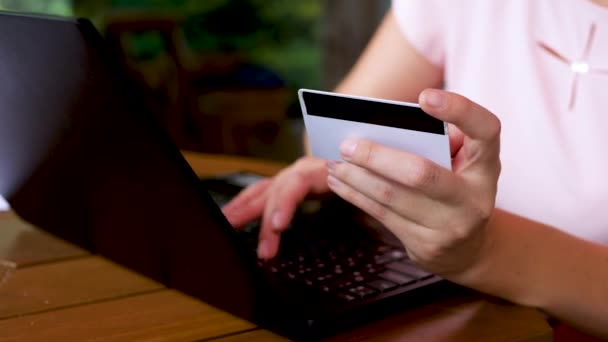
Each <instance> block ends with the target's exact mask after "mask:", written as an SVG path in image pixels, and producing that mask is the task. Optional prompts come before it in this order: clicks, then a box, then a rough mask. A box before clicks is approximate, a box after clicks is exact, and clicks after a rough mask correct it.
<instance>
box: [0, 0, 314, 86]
mask: <svg viewBox="0 0 608 342" xmlns="http://www.w3.org/2000/svg"><path fill="white" fill-rule="evenodd" d="M110 8H113V9H121V8H161V9H171V10H178V11H183V13H185V14H186V18H187V19H186V21H185V23H184V33H185V35H186V38H187V40H188V42H189V44H190V46H191V47H192V48H193V49H195V50H199V51H238V52H240V53H243V54H245V55H248V56H249V57H250V58H251V59H252V60H253V61H254V62H256V63H260V64H263V65H265V66H267V67H269V68H271V69H272V70H274V71H275V72H277V73H279V75H280V76H282V78H283V79H285V80H286V82H287V83H288V84H290V85H292V86H294V87H299V86H306V87H317V86H319V85H320V67H319V66H320V63H321V54H320V49H319V45H318V41H319V39H318V37H319V27H320V23H319V20H320V17H321V11H322V0H297V1H286V0H0V9H5V10H12V11H22V12H34V13H46V14H53V15H62V16H71V15H77V16H86V17H89V18H91V19H92V20H93V21H94V22H95V23H96V24H101V17H102V16H101V15H102V14H103V12H104V11H106V10H108V9H110ZM135 42H136V45H137V46H136V50H137V51H140V52H137V54H142V55H150V54H152V53H153V50H154V49H159V48H162V46H161V45H160V44H159V42H158V39H156V38H154V37H152V36H149V37H148V36H142V37H139V38H138V39H136V40H135Z"/></svg>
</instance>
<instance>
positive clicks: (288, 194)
mask: <svg viewBox="0 0 608 342" xmlns="http://www.w3.org/2000/svg"><path fill="white" fill-rule="evenodd" d="M328 192H329V188H328V186H327V167H326V162H325V161H324V160H322V159H317V158H313V157H303V158H300V159H299V160H298V161H296V162H295V163H293V164H292V165H291V166H289V167H287V168H285V169H283V170H282V171H281V172H279V173H278V174H277V175H276V176H274V177H272V178H268V179H265V180H262V181H260V182H258V183H256V184H253V185H251V186H250V187H248V188H246V189H245V190H243V191H242V192H241V193H240V194H239V195H238V196H237V197H235V198H234V199H233V200H232V201H230V203H228V204H226V205H225V206H224V208H223V209H222V210H223V212H224V215H226V218H227V219H228V221H230V223H231V224H232V225H233V226H234V227H235V228H239V227H241V226H243V225H245V224H246V223H248V222H250V221H253V220H255V219H258V218H260V217H261V218H262V226H261V229H260V236H259V240H260V241H259V243H258V257H260V258H262V259H270V258H272V257H274V256H275V255H276V254H277V251H278V249H279V242H280V238H281V233H282V232H283V231H284V230H285V229H286V228H287V226H288V225H289V223H290V222H291V219H292V218H293V215H294V212H295V211H296V208H297V207H298V205H299V204H300V202H302V201H303V200H304V199H305V197H306V196H307V195H308V194H323V193H328Z"/></svg>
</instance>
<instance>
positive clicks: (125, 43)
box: [0, 0, 390, 161]
mask: <svg viewBox="0 0 608 342" xmlns="http://www.w3.org/2000/svg"><path fill="white" fill-rule="evenodd" d="M389 5H390V0H297V1H287V0H0V10H9V11H18V12H29V13H43V14H50V15H58V16H78V17H86V18H89V19H90V20H91V21H92V22H93V23H94V24H95V26H96V27H97V28H98V30H99V31H100V32H101V33H102V35H103V36H104V37H105V39H106V41H107V42H108V44H109V46H110V48H111V50H112V52H113V53H114V55H115V56H116V58H118V59H119V61H120V65H121V66H122V67H123V68H124V69H125V71H126V72H127V74H128V75H129V77H131V78H132V79H133V81H134V82H136V84H137V85H138V86H139V87H140V89H141V91H142V93H143V94H144V96H145V98H146V101H147V105H148V106H149V107H150V108H151V113H152V114H153V115H157V116H158V117H159V118H160V119H161V120H162V122H163V124H164V125H165V127H166V129H167V130H168V132H169V134H170V135H171V137H172V138H173V140H174V141H175V142H176V143H177V144H178V146H179V147H180V148H181V149H184V150H194V151H200V152H208V153H224V154H233V155H242V156H251V157H260V158H266V159H274V160H281V161H292V160H294V159H296V158H297V157H298V156H299V155H301V153H302V151H301V134H302V129H303V123H302V119H301V112H300V109H299V105H298V102H297V89H298V88H301V87H304V88H313V89H322V90H331V89H332V88H333V87H334V86H335V85H336V84H337V82H338V81H339V80H340V79H341V78H342V77H343V76H344V74H345V73H346V72H347V71H348V70H349V68H350V67H351V66H352V64H353V63H354V61H355V59H356V58H357V56H358V55H359V54H360V52H361V50H362V49H363V47H364V46H365V44H366V43H367V41H368V40H369V38H370V36H371V34H372V33H373V31H374V30H375V28H376V26H377V25H378V23H379V21H380V20H381V18H382V16H383V15H384V13H385V11H386V9H387V8H388V7H389Z"/></svg>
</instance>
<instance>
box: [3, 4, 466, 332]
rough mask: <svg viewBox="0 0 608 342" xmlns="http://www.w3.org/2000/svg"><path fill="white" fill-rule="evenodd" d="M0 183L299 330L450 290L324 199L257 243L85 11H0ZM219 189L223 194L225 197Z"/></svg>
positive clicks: (158, 273)
mask: <svg viewBox="0 0 608 342" xmlns="http://www.w3.org/2000/svg"><path fill="white" fill-rule="evenodd" d="M0 32H4V34H2V35H0V74H1V75H2V80H1V81H0V195H1V196H3V197H5V198H6V199H7V200H8V201H9V202H10V204H11V206H12V208H13V210H15V211H16V212H17V213H18V214H19V215H20V216H21V217H22V218H24V219H25V220H27V221H29V222H31V223H33V224H34V225H36V226H38V227H40V228H41V229H43V230H46V231H48V232H50V233H52V234H55V235H57V236H59V237H61V238H63V239H65V240H67V241H70V242H72V243H74V244H76V245H79V246H82V247H84V248H86V249H88V250H90V251H92V252H94V253H98V254H100V255H103V256H105V257H107V258H109V259H111V260H113V261H115V262H118V263H120V264H122V265H124V266H126V267H129V268H131V269H133V270H135V271H137V272H139V273H141V274H143V275H145V276H148V277H150V278H152V279H154V280H157V281H159V282H162V283H163V284H165V285H166V286H168V287H171V288H175V289H177V290H180V291H182V292H184V293H186V294H189V295H192V296H194V297H196V298H199V299H200V300H202V301H204V302H206V303H209V304H211V305H214V306H216V307H218V308H221V309H223V310H226V311H228V312H230V313H232V314H234V315H237V316H239V317H242V318H244V319H247V320H249V321H252V322H254V323H256V324H259V325H260V326H262V327H264V328H268V329H271V330H273V331H275V332H278V333H280V334H283V335H285V336H288V337H290V338H293V339H300V340H304V339H317V338H319V337H322V336H327V335H331V334H335V333H337V332H339V331H341V330H343V329H348V328H351V327H353V326H355V325H357V324H360V323H363V322H366V321H368V320H370V319H375V318H380V317H382V316H383V315H385V314H388V313H390V312H393V311H394V310H403V309H405V308H407V307H409V306H412V305H419V304H423V303H426V302H428V301H430V300H433V299H435V298H438V297H440V296H444V295H445V294H446V293H448V292H449V290H451V289H454V287H453V286H451V285H450V284H448V283H447V282H445V281H442V280H441V279H439V278H438V277H437V276H434V275H432V274H429V273H427V272H424V271H422V270H420V269H418V268H416V267H415V266H414V265H413V264H412V263H411V262H409V260H408V259H407V256H406V253H405V252H404V250H403V249H402V247H401V246H400V244H398V243H396V242H395V240H394V239H392V238H391V236H390V234H386V231H383V230H382V229H371V228H367V227H364V226H363V225H361V224H359V223H357V221H356V220H351V219H349V218H350V217H355V216H357V215H351V214H354V213H355V211H354V209H353V208H352V207H349V206H348V205H346V204H345V203H344V202H340V201H338V200H335V199H334V200H329V201H328V202H325V203H323V205H322V206H321V209H320V210H317V211H314V212H306V211H305V210H302V211H301V212H300V213H299V214H298V217H297V219H296V220H294V222H293V224H292V226H293V227H292V228H291V229H290V230H289V231H288V232H286V233H285V236H284V239H283V241H284V243H283V244H282V247H281V250H280V254H279V256H278V257H277V258H276V259H274V260H272V261H268V262H261V261H259V260H258V259H257V258H256V256H255V241H256V229H257V227H256V225H255V223H254V224H252V225H250V226H249V227H247V229H244V230H242V231H238V232H237V231H235V230H234V229H233V228H232V227H231V226H230V224H229V223H228V222H227V220H226V219H225V218H224V216H223V215H222V213H221V210H220V209H219V206H218V205H217V204H216V202H215V201H214V198H212V197H211V196H210V194H209V192H208V191H207V189H206V188H205V187H206V186H207V187H209V189H210V190H211V191H212V192H213V195H214V196H215V200H218V201H221V200H225V199H226V198H229V197H230V196H233V195H234V194H235V192H236V191H238V190H239V189H240V188H241V186H242V184H241V185H239V184H234V182H231V181H229V180H228V181H226V180H225V179H224V180H222V179H220V180H213V181H209V180H207V181H204V182H201V181H200V180H199V178H198V177H197V176H196V174H195V173H194V172H193V171H192V170H191V169H190V167H189V165H188V164H187V163H186V161H185V160H184V159H183V157H182V156H181V153H180V151H179V150H178V149H177V148H176V147H175V146H174V144H173V143H172V142H171V141H170V139H169V138H168V136H167V135H166V133H165V132H164V130H163V129H162V128H161V126H160V124H159V122H158V121H157V120H156V119H155V118H154V117H153V114H152V113H151V112H150V111H148V110H147V109H146V107H145V104H144V101H143V100H141V97H140V95H139V94H138V93H137V90H136V88H135V87H133V86H131V85H130V83H129V82H128V81H127V78H126V77H125V76H123V74H122V73H121V72H120V71H119V70H120V68H119V67H118V65H117V64H115V63H114V62H113V58H112V57H111V56H110V55H109V54H108V51H107V50H106V48H105V47H104V41H103V39H102V37H101V36H100V35H99V34H98V32H97V31H96V30H95V29H94V27H93V26H92V25H91V24H90V23H89V22H88V21H87V20H70V19H57V18H48V17H34V16H23V15H14V14H8V13H2V14H0ZM222 196H223V197H222Z"/></svg>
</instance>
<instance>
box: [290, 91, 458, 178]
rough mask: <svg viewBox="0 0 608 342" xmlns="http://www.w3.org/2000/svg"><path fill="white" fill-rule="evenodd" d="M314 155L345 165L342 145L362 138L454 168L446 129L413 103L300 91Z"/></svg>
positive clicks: (301, 103)
mask: <svg viewBox="0 0 608 342" xmlns="http://www.w3.org/2000/svg"><path fill="white" fill-rule="evenodd" d="M298 96H299V98H300V105H301V107H302V113H303V115H304V124H305V126H306V133H307V134H308V143H309V144H310V148H311V151H312V154H313V155H314V156H316V157H319V158H324V159H328V160H341V159H342V157H341V156H340V144H341V143H342V142H343V141H344V140H346V139H347V138H360V139H365V140H369V141H373V142H375V143H378V144H382V145H385V146H388V147H392V148H395V149H399V150H403V151H408V152H411V153H415V154H417V155H420V156H422V157H425V158H427V159H430V160H431V161H433V162H435V163H436V164H439V165H441V166H443V167H444V168H446V169H449V170H451V169H452V163H451V155H450V140H449V136H448V125H447V124H446V123H445V122H443V121H441V120H439V119H436V118H434V117H432V116H430V115H429V114H427V113H425V112H424V111H423V110H422V109H421V108H420V106H419V105H417V104H414V103H407V102H399V101H389V100H380V99H374V98H368V97H361V96H350V95H343V94H337V93H331V92H324V91H318V90H309V89H300V90H299V91H298Z"/></svg>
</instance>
